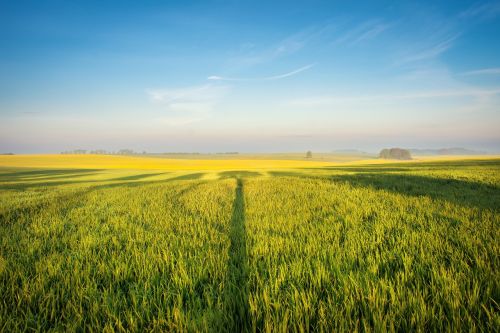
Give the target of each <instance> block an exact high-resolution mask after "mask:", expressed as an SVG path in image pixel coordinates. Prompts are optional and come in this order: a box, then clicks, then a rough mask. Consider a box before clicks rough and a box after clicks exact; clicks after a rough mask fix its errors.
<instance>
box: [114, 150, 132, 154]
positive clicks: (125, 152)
mask: <svg viewBox="0 0 500 333" xmlns="http://www.w3.org/2000/svg"><path fill="white" fill-rule="evenodd" d="M117 154H118V155H134V151H133V150H132V149H120V150H119V151H118V153H117Z"/></svg>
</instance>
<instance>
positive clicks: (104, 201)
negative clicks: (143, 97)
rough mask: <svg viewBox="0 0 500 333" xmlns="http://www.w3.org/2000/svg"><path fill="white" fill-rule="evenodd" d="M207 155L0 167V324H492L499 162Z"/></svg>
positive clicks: (384, 327) (204, 327)
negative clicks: (204, 160) (206, 160)
mask: <svg viewBox="0 0 500 333" xmlns="http://www.w3.org/2000/svg"><path fill="white" fill-rule="evenodd" d="M79 158H81V159H82V158H83V157H79ZM145 159H147V158H145ZM1 161H2V160H0V162H1ZM3 161H5V160H3ZM48 161H49V162H50V159H49V160H48ZM165 161H167V160H165ZM136 162H137V161H135V162H134V163H136ZM215 162H217V163H219V164H217V163H216V164H213V165H212V164H209V167H203V165H201V166H198V167H197V168H195V167H193V168H185V169H182V168H180V167H177V169H175V167H164V168H162V166H165V165H163V164H154V166H150V167H146V168H143V169H142V170H140V169H139V168H137V170H126V169H122V168H119V169H113V168H106V167H99V165H97V164H96V165H94V164H92V163H87V164H84V163H83V162H82V160H79V161H78V163H80V164H78V165H80V167H79V168H76V167H70V165H63V164H61V163H62V162H61V160H58V161H56V162H53V163H55V164H50V165H48V166H47V165H46V164H43V163H47V161H45V162H43V163H42V162H39V163H38V164H37V165H36V166H37V167H38V168H18V167H17V165H16V163H27V162H26V161H24V162H23V161H21V162H19V161H17V162H16V163H14V162H12V163H11V164H9V163H3V164H2V163H0V165H3V166H2V167H0V331H5V332H15V331H26V330H43V331H46V330H55V331H75V330H83V331H107V332H111V331H213V332H220V331H228V332H237V331H267V332H275V331H279V332H288V331H328V332H331V331H355V330H358V331H376V332H385V331H410V330H419V331H454V332H455V331H467V332H474V331H498V330H499V327H500V306H499V304H500V159H488V160H486V159H484V160H456V161H452V160H449V161H445V162H440V161H429V162H419V163H415V162H413V163H392V164H391V163H386V164H359V165H355V164H351V165H327V164H322V163H319V162H312V163H310V164H307V163H306V164H304V163H302V164H300V165H299V164H293V163H292V164H286V163H287V161H279V162H277V163H275V164H273V163H271V162H269V161H264V162H262V161H260V163H261V164H260V166H261V167H260V168H259V162H254V164H251V167H249V168H245V161H244V160H240V161H232V163H238V164H232V165H231V167H229V168H227V169H228V170H223V169H222V168H220V163H221V161H215ZM57 163H60V164H57ZM82 163H83V164H82ZM137 163H138V165H139V164H140V163H139V162H137ZM150 163H152V162H150ZM155 163H156V162H155ZM161 163H167V162H161ZM179 163H191V164H189V165H192V166H196V161H193V160H192V161H190V162H179ZM193 163H194V164H193ZM290 163H291V162H290ZM134 165H135V164H134ZM42 166H44V167H43V168H42ZM57 166H59V167H57ZM235 168H240V169H241V170H242V171H238V170H235ZM231 169H232V170H231ZM186 170H191V171H186Z"/></svg>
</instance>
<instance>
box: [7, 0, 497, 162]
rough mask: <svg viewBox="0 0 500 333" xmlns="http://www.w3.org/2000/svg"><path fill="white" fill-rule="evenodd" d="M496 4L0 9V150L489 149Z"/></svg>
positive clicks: (55, 4) (493, 139)
mask: <svg viewBox="0 0 500 333" xmlns="http://www.w3.org/2000/svg"><path fill="white" fill-rule="evenodd" d="M499 31H500V1H482V2H478V1H443V2H439V3H436V2H433V1H421V2H419V3H418V4H416V3H413V2H410V1H400V2H397V3H393V2H390V1H378V2H377V3H374V2H371V1H370V2H349V3H347V2H340V1H339V2H336V1H303V2H298V1H297V2H293V3H292V2H272V3H270V2H258V1H247V2H245V1H227V2H224V1H185V2H178V3H165V2H162V1H141V2H135V1H119V2H118V1H105V2H101V1H85V2H84V1H79V2H73V1H72V2H65V1H44V2H38V1H11V2H7V1H3V2H1V3H0V40H1V43H0V153H2V152H14V153H46V152H52V153H57V152H60V151H63V150H71V149H78V148H84V149H107V150H117V149H120V148H131V149H134V150H137V151H142V150H146V151H152V152H168V151H172V152H173V151H176V152H180V151H186V152H223V151H238V152H280V151H282V152H291V151H306V150H313V151H332V150H335V149H342V148H357V149H361V150H367V151H377V150H379V149H380V148H384V147H395V146H398V147H404V148H446V147H465V148H471V149H478V150H483V151H489V152H499V151H500V38H499V36H498V32H499Z"/></svg>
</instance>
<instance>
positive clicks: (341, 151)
mask: <svg viewBox="0 0 500 333" xmlns="http://www.w3.org/2000/svg"><path fill="white" fill-rule="evenodd" d="M333 153H334V154H346V155H347V154H348V155H370V154H369V153H367V152H365V151H361V150H358V149H336V150H334V151H333Z"/></svg>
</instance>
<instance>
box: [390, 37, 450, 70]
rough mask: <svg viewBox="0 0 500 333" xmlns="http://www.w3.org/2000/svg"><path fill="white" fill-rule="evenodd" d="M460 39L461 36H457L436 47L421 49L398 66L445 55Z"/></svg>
mask: <svg viewBox="0 0 500 333" xmlns="http://www.w3.org/2000/svg"><path fill="white" fill-rule="evenodd" d="M458 37H459V35H458V34H456V35H454V36H451V37H449V38H447V39H444V40H442V41H440V42H437V43H435V44H434V45H431V46H429V47H427V48H424V49H420V50H418V51H416V52H414V53H412V54H411V55H407V56H405V57H403V58H402V59H401V60H399V61H398V64H405V63H411V62H416V61H424V60H431V59H434V58H436V57H438V56H440V55H441V54H443V53H444V52H446V51H447V50H448V49H450V48H451V47H452V46H453V44H454V42H455V40H456V39H457V38H458Z"/></svg>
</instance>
